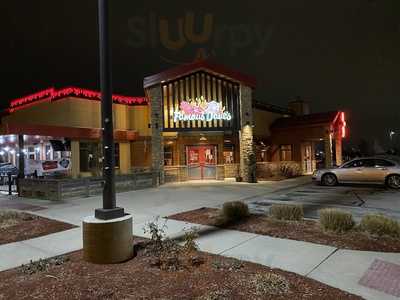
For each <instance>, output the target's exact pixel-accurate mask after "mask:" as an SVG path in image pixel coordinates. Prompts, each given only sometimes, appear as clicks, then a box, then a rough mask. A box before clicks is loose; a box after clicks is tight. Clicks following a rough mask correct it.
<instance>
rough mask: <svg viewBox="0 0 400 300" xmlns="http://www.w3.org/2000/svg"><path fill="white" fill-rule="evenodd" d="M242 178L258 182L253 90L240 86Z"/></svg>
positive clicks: (246, 180)
mask: <svg viewBox="0 0 400 300" xmlns="http://www.w3.org/2000/svg"><path fill="white" fill-rule="evenodd" d="M240 122H241V125H240V127H241V130H240V133H239V138H240V171H239V172H240V176H241V177H242V179H243V181H245V182H256V174H255V173H256V158H255V154H254V146H253V127H252V125H253V107H252V90H251V88H250V87H248V86H245V85H240Z"/></svg>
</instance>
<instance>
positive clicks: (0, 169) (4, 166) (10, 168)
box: [0, 163, 18, 176]
mask: <svg viewBox="0 0 400 300" xmlns="http://www.w3.org/2000/svg"><path fill="white" fill-rule="evenodd" d="M9 173H10V174H11V175H13V176H16V175H18V168H17V167H16V166H14V165H13V164H11V163H1V164H0V176H8V174H9Z"/></svg>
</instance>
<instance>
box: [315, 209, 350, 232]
mask: <svg viewBox="0 0 400 300" xmlns="http://www.w3.org/2000/svg"><path fill="white" fill-rule="evenodd" d="M319 222H320V224H321V226H322V228H323V229H324V230H328V231H335V232H346V231H349V230H350V229H352V228H353V227H354V225H355V223H354V220H353V216H352V214H351V213H348V212H345V211H342V210H339V209H335V208H325V209H321V210H320V211H319Z"/></svg>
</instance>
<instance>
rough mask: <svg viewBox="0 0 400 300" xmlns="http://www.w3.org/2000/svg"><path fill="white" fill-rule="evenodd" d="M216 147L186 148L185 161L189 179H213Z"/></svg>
mask: <svg viewBox="0 0 400 300" xmlns="http://www.w3.org/2000/svg"><path fill="white" fill-rule="evenodd" d="M216 154H217V147H215V146H211V145H206V146H187V147H186V158H187V159H186V160H187V166H188V175H189V179H215V178H216V175H217V174H216V166H215V165H216V162H217V157H216Z"/></svg>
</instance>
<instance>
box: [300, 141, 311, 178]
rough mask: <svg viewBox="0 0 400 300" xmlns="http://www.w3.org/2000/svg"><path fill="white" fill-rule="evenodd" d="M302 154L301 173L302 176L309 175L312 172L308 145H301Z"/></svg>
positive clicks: (309, 146)
mask: <svg viewBox="0 0 400 300" xmlns="http://www.w3.org/2000/svg"><path fill="white" fill-rule="evenodd" d="M302 154H303V172H304V174H311V173H312V172H313V166H312V157H313V153H312V147H311V144H310V143H304V144H302Z"/></svg>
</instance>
